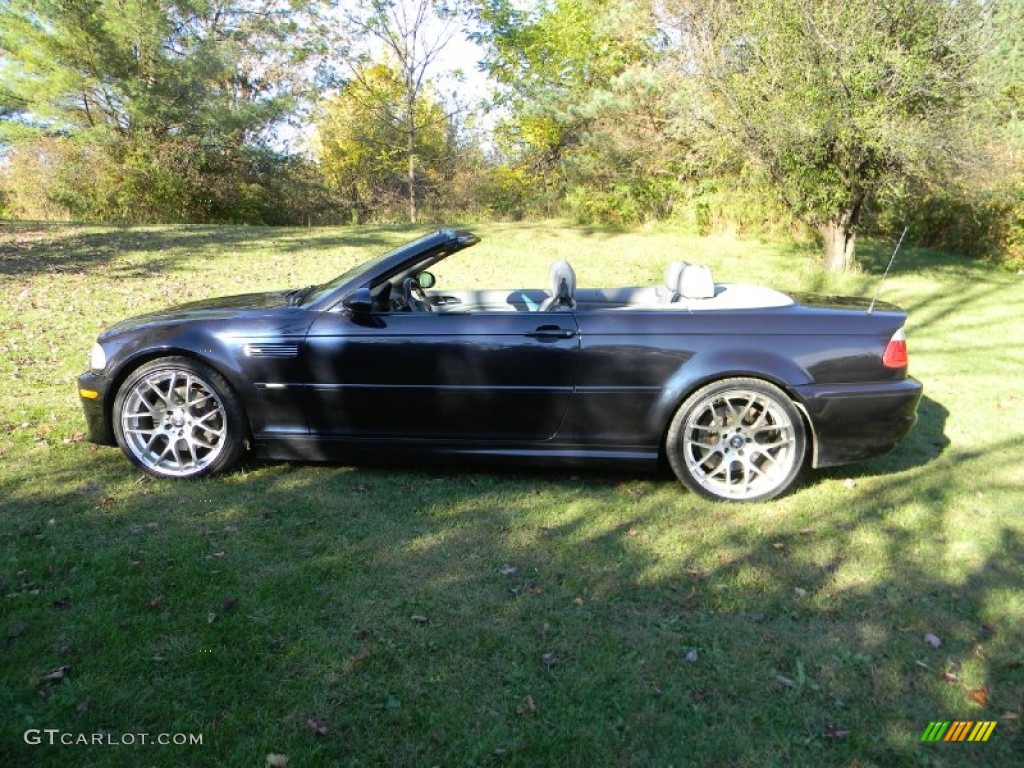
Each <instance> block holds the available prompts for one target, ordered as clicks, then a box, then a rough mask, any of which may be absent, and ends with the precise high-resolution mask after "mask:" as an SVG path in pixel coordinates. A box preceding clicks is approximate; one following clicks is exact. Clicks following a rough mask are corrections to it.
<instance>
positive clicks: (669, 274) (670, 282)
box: [665, 261, 686, 293]
mask: <svg viewBox="0 0 1024 768" xmlns="http://www.w3.org/2000/svg"><path fill="white" fill-rule="evenodd" d="M685 266H686V262H685V261H673V262H672V263H671V264H669V265H668V266H667V267H665V287H666V288H668V290H669V293H679V278H680V277H682V274H683V268H684V267H685Z"/></svg>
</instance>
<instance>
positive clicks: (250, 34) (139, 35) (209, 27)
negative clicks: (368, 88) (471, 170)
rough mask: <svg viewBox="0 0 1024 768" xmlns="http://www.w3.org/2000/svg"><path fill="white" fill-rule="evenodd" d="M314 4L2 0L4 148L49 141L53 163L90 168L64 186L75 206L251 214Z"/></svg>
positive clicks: (301, 71)
mask: <svg viewBox="0 0 1024 768" xmlns="http://www.w3.org/2000/svg"><path fill="white" fill-rule="evenodd" d="M322 5H323V3H322V2H321V0H215V1H214V2H211V1H210V0H76V1H75V2H59V1H58V0H7V2H5V3H4V4H3V5H0V72H2V73H3V77H4V88H3V94H2V95H0V99H2V102H3V104H11V105H17V109H9V110H8V114H7V115H6V119H4V120H3V121H2V122H0V137H6V139H7V140H8V141H9V142H12V143H13V144H14V150H13V151H14V153H18V152H19V151H21V152H25V153H29V154H31V155H34V156H37V157H38V156H40V155H39V153H40V152H44V151H46V150H48V149H49V150H53V151H52V152H51V160H52V162H51V163H50V165H54V164H69V163H70V164H74V163H81V164H83V168H84V169H92V170H94V171H95V173H93V183H92V184H91V185H88V184H86V185H84V186H83V185H80V184H79V185H77V186H75V185H72V187H73V189H71V190H70V191H69V190H64V191H68V192H69V194H67V195H64V197H65V201H66V202H67V203H68V205H67V206H65V207H66V208H67V210H68V211H69V212H70V213H71V214H72V215H82V216H86V215H87V216H91V217H98V218H122V217H124V216H126V215H127V216H128V217H130V218H144V219H156V220H159V219H166V218H171V219H174V220H196V219H213V220H218V219H229V220H230V219H236V218H239V212H243V213H242V215H241V216H240V218H242V219H243V220H247V219H250V218H252V216H253V215H256V214H254V213H253V210H254V209H253V208H252V206H251V205H250V203H251V202H252V200H253V195H254V194H256V193H258V186H259V184H258V182H257V181H256V180H255V178H253V177H254V176H256V175H258V173H259V170H258V169H259V167H260V165H261V164H263V162H264V160H265V159H266V155H267V153H268V151H269V150H268V149H267V148H266V146H265V144H266V139H267V137H268V136H269V134H270V133H271V131H272V129H273V127H274V126H275V125H276V124H278V123H279V122H280V121H281V120H282V119H283V118H284V117H285V116H286V115H288V114H289V113H290V112H291V111H292V110H293V108H294V107H295V104H296V101H297V99H298V98H299V97H300V96H301V95H302V94H303V91H304V89H305V88H306V87H307V85H306V82H307V81H308V79H309V75H310V72H311V69H312V66H313V61H314V58H315V56H316V55H317V53H318V52H319V51H318V47H319V46H320V42H319V41H318V39H317V34H316V33H317V32H318V31H319V30H320V29H321V27H320V25H319V12H320V10H321V6H322ZM97 164H99V167H97ZM44 165H45V163H44ZM60 175H61V174H57V176H60ZM65 175H68V174H65ZM70 176H75V174H70ZM228 177H230V181H229V182H227V183H220V180H223V179H225V178H228ZM101 181H102V182H104V183H107V184H109V185H112V186H107V187H104V186H102V185H100V182H101ZM133 190H136V191H144V192H145V193H146V195H143V196H141V197H139V196H137V195H135V194H134V193H133ZM160 190H162V192H161V191H160ZM211 190H220V191H222V192H223V194H221V195H214V194H211ZM15 193H17V190H15ZM55 193H57V194H60V193H61V190H55ZM15 197H17V194H15ZM247 201H248V202H247ZM136 203H138V204H136Z"/></svg>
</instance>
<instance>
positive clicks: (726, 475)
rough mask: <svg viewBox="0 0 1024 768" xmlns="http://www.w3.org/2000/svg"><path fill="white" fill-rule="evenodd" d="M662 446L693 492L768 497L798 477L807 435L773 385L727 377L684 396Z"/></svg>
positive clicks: (796, 413) (736, 497) (716, 496)
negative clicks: (685, 397)
mask: <svg viewBox="0 0 1024 768" xmlns="http://www.w3.org/2000/svg"><path fill="white" fill-rule="evenodd" d="M665 449H666V453H667V455H668V460H669V464H671V466H672V470H673V471H674V472H675V474H676V476H677V477H678V478H679V480H680V481H681V482H682V483H683V484H684V485H685V486H686V487H687V488H689V489H690V490H692V491H694V492H695V493H698V494H700V495H701V496H704V497H706V498H709V499H717V500H726V501H763V500H765V499H771V498H774V497H776V496H778V495H779V494H781V493H784V492H785V491H786V490H787V489H789V488H790V487H791V486H792V485H793V483H794V482H795V481H796V478H797V475H799V474H800V468H801V467H802V466H803V461H804V454H805V452H806V450H807V433H806V430H805V429H804V422H803V419H802V418H801V416H800V412H799V411H798V410H797V408H796V406H795V405H794V404H793V402H792V401H791V400H790V399H789V397H788V396H787V395H786V393H785V392H783V391H782V390H781V389H779V388H778V387H777V386H775V385H774V384H770V383H769V382H767V381H762V380H760V379H747V378H735V379H723V380H721V381H716V382H713V383H711V384H708V385H707V386H704V387H702V388H701V389H699V390H697V391H696V392H694V393H693V394H692V395H691V396H690V397H688V398H687V399H686V400H685V401H684V402H683V404H682V405H681V406H680V407H679V410H677V411H676V413H675V416H673V418H672V423H671V425H670V426H669V429H668V435H667V437H666V439H665Z"/></svg>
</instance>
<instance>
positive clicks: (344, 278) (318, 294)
mask: <svg viewBox="0 0 1024 768" xmlns="http://www.w3.org/2000/svg"><path fill="white" fill-rule="evenodd" d="M434 237H435V235H433V234H430V235H424V236H423V237H420V238H417V239H416V240H411V241H409V242H408V243H402V245H400V246H398V247H397V248H394V249H393V250H390V251H388V252H387V253H382V254H381V255H380V256H374V257H373V258H372V259H370V260H369V261H364V262H363V263H362V264H359V265H357V266H355V267H352V269H350V270H348V271H347V272H343V273H342V274H340V275H338V276H337V277H336V278H334V279H333V280H329V281H328V282H326V283H324V284H322V285H318V286H316V287H315V288H314V289H313V290H312V291H311V292H310V293H309V294H308V295H307V296H304V297H303V299H302V303H303V304H314V303H316V302H317V301H319V300H320V299H322V298H323V297H324V296H326V295H327V294H328V293H330V292H331V291H333V290H334V289H335V288H338V287H339V286H342V285H344V284H345V283H347V282H349V281H350V280H353V279H355V278H356V277H359V275H361V274H362V273H363V272H366V271H368V270H371V269H373V268H374V267H376V266H377V265H378V264H382V263H383V262H385V261H387V260H388V259H390V258H391V257H392V256H395V255H396V254H397V253H398V252H399V251H404V250H406V249H410V248H415V247H416V246H417V245H419V244H421V243H425V242H426V241H428V240H430V239H432V238H434Z"/></svg>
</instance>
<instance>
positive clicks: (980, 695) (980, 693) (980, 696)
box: [967, 685, 988, 707]
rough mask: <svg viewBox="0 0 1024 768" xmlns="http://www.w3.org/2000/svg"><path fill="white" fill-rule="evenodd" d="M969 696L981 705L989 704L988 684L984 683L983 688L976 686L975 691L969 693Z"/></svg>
mask: <svg viewBox="0 0 1024 768" xmlns="http://www.w3.org/2000/svg"><path fill="white" fill-rule="evenodd" d="M967 698H969V699H970V700H971V701H973V702H974V703H975V704H977V705H978V706H980V707H987V706H988V686H987V685H983V686H981V688H975V689H974V690H973V691H971V692H970V693H968V694H967Z"/></svg>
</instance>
